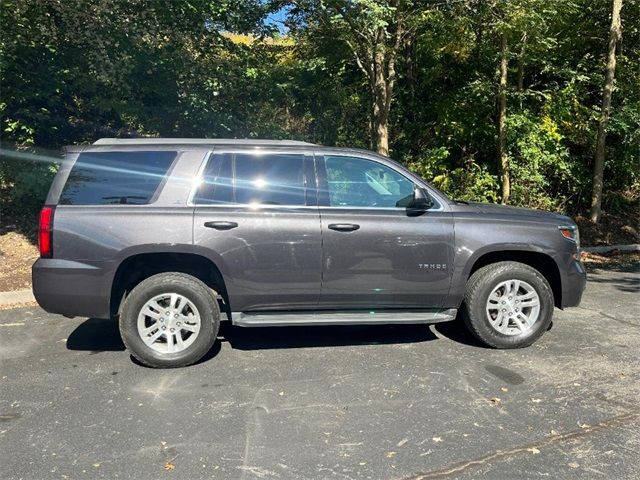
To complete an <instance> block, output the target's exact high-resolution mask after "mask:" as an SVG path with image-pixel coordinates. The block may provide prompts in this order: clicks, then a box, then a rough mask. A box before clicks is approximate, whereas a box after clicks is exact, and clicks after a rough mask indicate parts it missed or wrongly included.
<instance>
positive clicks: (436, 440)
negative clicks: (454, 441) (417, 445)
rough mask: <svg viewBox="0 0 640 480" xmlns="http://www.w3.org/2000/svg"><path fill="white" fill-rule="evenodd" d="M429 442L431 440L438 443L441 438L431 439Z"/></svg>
mask: <svg viewBox="0 0 640 480" xmlns="http://www.w3.org/2000/svg"><path fill="white" fill-rule="evenodd" d="M431 440H433V441H434V442H435V443H438V442H441V441H442V437H433V438H432V439H431Z"/></svg>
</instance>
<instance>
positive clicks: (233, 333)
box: [67, 318, 437, 361]
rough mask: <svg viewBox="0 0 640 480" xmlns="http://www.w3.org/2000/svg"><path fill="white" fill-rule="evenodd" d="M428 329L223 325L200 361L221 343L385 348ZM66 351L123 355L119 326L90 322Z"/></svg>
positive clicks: (426, 334) (427, 334)
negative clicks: (216, 339) (120, 352)
mask: <svg viewBox="0 0 640 480" xmlns="http://www.w3.org/2000/svg"><path fill="white" fill-rule="evenodd" d="M436 339H437V337H436V336H435V335H434V334H433V333H432V332H431V331H430V330H429V326H428V325H375V326H370V325H345V326H316V327H312V326H309V327H304V326H296V327H259V328H246V327H234V326H233V325H231V324H230V323H229V322H223V323H222V325H221V326H220V332H219V334H218V340H219V341H218V342H216V343H215V345H214V346H213V348H212V349H211V351H210V352H209V353H208V354H207V355H206V356H205V358H204V359H203V360H202V361H206V360H207V359H211V358H213V357H214V356H215V355H216V354H217V353H218V351H219V350H220V342H228V343H229V345H230V346H231V348H235V349H239V350H263V349H289V348H310V347H332V346H347V345H384V344H394V343H417V342H425V341H429V340H436ZM67 348H68V349H69V350H84V351H89V352H92V353H98V352H105V351H124V350H125V346H124V344H123V343H122V339H121V338H120V331H119V329H118V322H117V321H115V320H101V319H97V318H90V319H88V320H86V321H84V322H83V323H81V324H80V325H78V326H77V327H76V329H75V330H74V331H73V332H71V334H70V335H69V337H68V338H67Z"/></svg>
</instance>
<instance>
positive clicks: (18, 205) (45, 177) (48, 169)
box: [0, 157, 58, 223]
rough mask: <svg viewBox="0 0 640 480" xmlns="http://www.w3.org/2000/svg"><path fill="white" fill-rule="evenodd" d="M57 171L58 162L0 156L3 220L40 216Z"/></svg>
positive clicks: (0, 191)
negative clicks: (12, 217) (6, 217)
mask: <svg viewBox="0 0 640 480" xmlns="http://www.w3.org/2000/svg"><path fill="white" fill-rule="evenodd" d="M57 171H58V165H57V164H56V163H46V162H39V161H31V160H22V159H16V158H7V157H0V193H1V194H2V207H1V208H2V211H3V212H2V213H3V217H5V216H6V215H10V216H13V215H15V214H16V213H18V214H20V215H21V216H22V215H23V214H26V215H33V214H34V212H36V213H37V211H38V210H39V209H40V208H41V207H42V205H43V203H44V201H45V200H46V197H47V192H48V191H49V187H50V185H51V182H52V180H53V177H54V176H55V174H56V172H57ZM5 221H6V219H3V223H5Z"/></svg>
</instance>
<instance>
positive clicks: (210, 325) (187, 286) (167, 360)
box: [119, 272, 220, 368]
mask: <svg viewBox="0 0 640 480" xmlns="http://www.w3.org/2000/svg"><path fill="white" fill-rule="evenodd" d="M174 303H175V308H173V307H172V305H173V304H174ZM150 305H151V307H149V306H150ZM158 306H159V307H158ZM143 309H144V312H143ZM165 309H166V311H161V310H165ZM147 313H148V314H149V315H147ZM166 313H171V314H170V315H168V316H167V315H166ZM151 315H152V316H151ZM197 319H199V320H197ZM119 323H120V335H121V336H122V341H123V342H124V344H125V346H126V347H127V349H128V350H129V352H131V354H132V355H133V356H134V357H135V358H136V359H137V360H138V361H140V363H142V364H144V365H147V366H149V367H154V368H176V367H184V366H187V365H191V364H193V363H195V362H197V361H198V360H200V359H201V358H202V357H203V356H204V355H206V354H207V352H208V351H209V350H210V349H211V347H212V346H213V343H214V342H215V340H216V336H217V334H218V329H219V327H220V309H219V307H218V302H217V300H216V297H215V292H214V291H213V290H211V289H210V288H209V287H208V286H207V285H205V284H204V283H203V282H202V281H200V280H198V279H197V278H195V277H192V276H191V275H187V274H184V273H176V272H171V273H159V274H157V275H153V276H151V277H149V278H147V279H145V280H143V281H142V282H140V283H139V284H138V285H136V287H135V288H134V289H133V290H132V291H131V293H129V295H128V296H127V297H126V298H125V301H124V303H123V306H122V311H121V314H120V321H119ZM161 328H162V331H161V330H160V329H161ZM187 328H188V329H189V330H187ZM142 329H144V330H142ZM147 330H151V331H150V332H149V333H147ZM169 331H171V332H173V333H170V332H169ZM178 335H180V343H179V339H178ZM143 337H145V338H146V339H147V342H151V345H149V344H148V343H146V342H145V340H143ZM154 338H156V339H155V340H154ZM169 343H170V344H169Z"/></svg>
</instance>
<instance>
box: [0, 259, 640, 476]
mask: <svg viewBox="0 0 640 480" xmlns="http://www.w3.org/2000/svg"><path fill="white" fill-rule="evenodd" d="M639 310H640V275H639V274H638V272H637V270H636V271H632V270H629V269H626V270H625V269H618V270H608V271H604V270H599V271H595V272H593V273H591V274H590V277H589V284H588V287H587V290H586V292H585V295H584V298H583V303H582V306H581V307H580V308H576V309H571V310H567V311H564V312H562V311H559V310H557V311H556V315H555V319H554V323H553V327H552V329H551V331H549V332H547V334H546V335H545V336H544V337H543V338H542V340H541V341H539V342H538V343H537V344H535V345H534V346H532V347H530V348H528V349H524V350H515V351H498V350H491V349H487V348H482V347H480V346H479V345H478V344H476V343H475V342H474V341H473V340H472V339H471V338H470V337H469V336H467V335H466V334H465V333H464V331H463V330H462V328H461V326H460V325H458V323H457V322H454V323H449V324H439V325H433V326H429V327H427V326H420V325H417V326H388V327H362V326H361V327H312V328H311V327H310V328H305V327H295V328H264V329H242V328H238V327H235V328H234V327H231V326H229V325H225V326H223V328H222V331H221V335H220V341H219V342H217V343H216V345H215V347H214V349H213V351H212V352H210V354H209V355H208V356H207V357H206V358H205V360H204V361H202V362H200V363H199V364H197V365H195V366H192V367H189V368H184V369H178V370H152V369H148V368H145V367H143V366H141V365H139V364H136V363H135V362H134V361H133V360H132V358H131V357H130V356H129V355H128V353H127V352H126V351H125V350H124V346H123V345H122V343H121V341H120V338H119V333H118V329H117V325H116V324H115V323H113V322H109V321H104V320H95V319H84V318H77V319H72V320H70V319H65V318H62V317H59V316H55V315H49V314H47V313H45V312H43V311H42V310H40V309H38V308H35V307H32V308H20V309H13V310H4V311H0V361H1V374H0V392H1V393H0V452H1V453H0V455H1V457H0V477H1V478H3V479H18V478H25V479H32V478H135V479H137V480H139V479H146V478H153V479H157V478H189V479H196V478H241V479H254V478H266V479H271V478H331V479H333V478H335V479H355V478H371V479H408V478H479V477H480V478H537V477H550V478H575V477H581V478H640V473H638V472H640V353H639V352H640V319H639V318H638V311H639Z"/></svg>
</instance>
